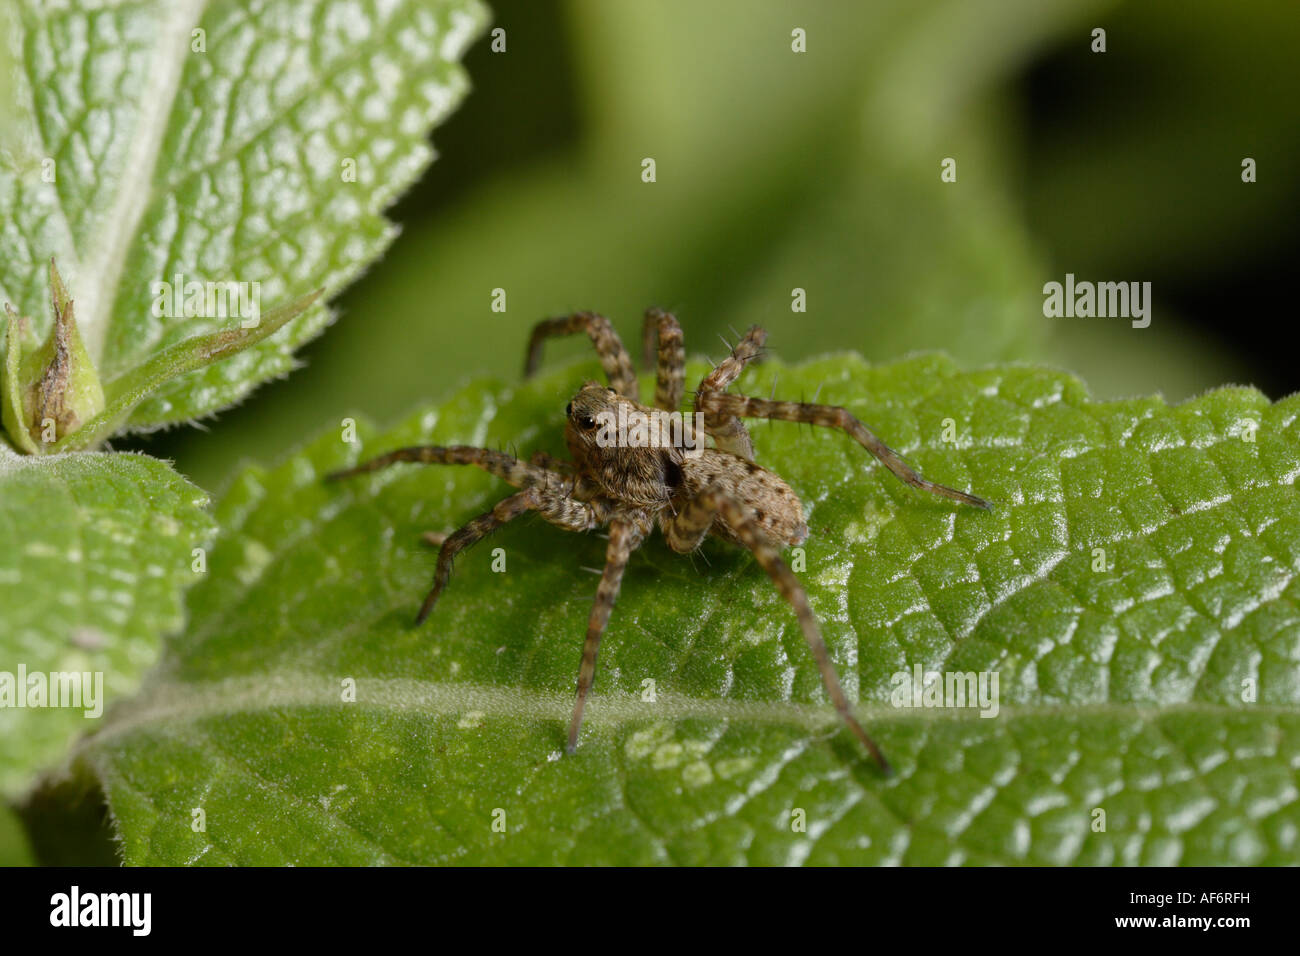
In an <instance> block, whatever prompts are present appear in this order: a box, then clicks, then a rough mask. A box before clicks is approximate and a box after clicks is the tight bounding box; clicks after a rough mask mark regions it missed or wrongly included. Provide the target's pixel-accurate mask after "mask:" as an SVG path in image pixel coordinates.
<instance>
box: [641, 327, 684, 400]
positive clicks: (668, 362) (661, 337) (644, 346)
mask: <svg viewBox="0 0 1300 956" xmlns="http://www.w3.org/2000/svg"><path fill="white" fill-rule="evenodd" d="M656 343H657V349H656ZM656 351H657V352H658V365H657V367H656V369H655V407H656V408H660V409H663V410H664V411H666V412H675V411H678V410H679V409H680V408H681V407H682V397H683V395H685V393H686V346H685V345H684V344H683V341H682V327H681V326H680V325H678V324H677V319H676V318H675V317H674V316H673V315H672V313H670V312H665V311H663V310H662V309H647V310H646V314H645V320H644V321H643V323H642V325H641V362H642V364H643V366H644V367H645V368H646V369H649V368H650V367H651V360H652V358H653V357H654V355H655V353H656Z"/></svg>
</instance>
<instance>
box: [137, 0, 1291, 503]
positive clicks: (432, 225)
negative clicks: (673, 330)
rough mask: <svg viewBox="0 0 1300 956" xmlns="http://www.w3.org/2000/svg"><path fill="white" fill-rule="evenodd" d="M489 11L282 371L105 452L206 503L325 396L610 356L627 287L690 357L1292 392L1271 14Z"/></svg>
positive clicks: (1248, 7) (365, 396)
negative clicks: (323, 316)
mask: <svg viewBox="0 0 1300 956" xmlns="http://www.w3.org/2000/svg"><path fill="white" fill-rule="evenodd" d="M492 7H493V10H494V14H495V21H494V24H493V26H494V27H500V28H503V29H504V30H505V31H506V32H505V38H506V50H505V52H493V51H492V50H491V36H490V35H489V36H485V37H484V38H483V39H482V40H480V42H479V43H478V44H477V45H476V46H475V47H474V49H473V50H472V51H471V53H470V55H469V57H468V59H467V67H468V70H469V73H470V77H471V79H472V81H473V84H474V87H475V89H474V92H473V93H472V94H471V95H470V97H469V98H468V99H467V100H466V102H465V104H464V105H463V106H462V107H461V109H460V111H459V112H458V113H456V114H455V115H454V116H453V117H452V119H451V120H450V121H449V122H448V123H447V124H446V125H445V126H444V127H442V128H441V129H438V130H436V131H435V134H434V141H435V144H436V146H437V149H438V151H439V152H440V153H441V157H440V158H439V160H438V161H437V162H436V163H435V164H434V165H433V166H432V167H431V168H430V170H429V171H428V173H427V174H426V175H425V177H424V178H423V180H422V181H421V182H420V183H419V184H418V185H417V186H416V187H415V188H414V189H413V190H412V191H411V192H410V193H408V194H407V195H406V196H405V197H404V198H403V199H402V200H401V201H400V202H399V203H398V204H397V205H396V206H395V207H394V208H393V210H392V211H391V215H392V218H393V219H394V220H395V221H397V222H399V223H401V224H402V225H403V230H404V231H403V234H402V235H401V237H400V238H399V239H398V240H397V242H396V244H395V245H394V246H393V248H392V250H391V252H390V253H389V254H388V255H387V256H386V257H385V258H384V259H383V260H382V261H380V262H378V263H377V264H375V265H374V266H373V267H372V268H371V270H370V271H369V272H368V273H367V274H366V275H365V276H364V277H363V278H362V279H361V280H360V281H358V282H357V283H356V284H355V285H354V286H352V287H351V288H349V289H348V290H347V291H346V292H345V293H344V294H343V295H342V296H341V297H339V298H338V299H337V300H336V302H335V307H336V309H337V310H338V313H339V318H338V321H337V323H336V324H335V326H334V327H333V328H331V329H330V330H328V331H327V332H326V333H325V334H324V335H323V336H322V337H321V338H320V339H318V340H317V341H316V342H314V343H312V344H311V345H310V346H309V347H308V348H307V349H305V350H304V351H303V353H302V359H303V360H304V362H305V368H303V369H300V370H299V371H297V372H296V373H295V374H293V375H292V376H290V377H289V378H288V379H286V380H284V381H280V382H276V383H273V384H271V385H268V386H266V387H264V388H262V389H260V390H259V391H258V392H257V393H255V394H254V396H253V397H252V398H251V399H250V400H249V401H248V402H247V403H246V404H245V405H244V406H243V407H240V408H237V409H232V410H230V411H227V412H225V413H224V414H222V415H221V416H219V417H218V418H217V419H216V420H213V421H209V422H206V423H204V427H203V428H202V429H196V428H185V429H180V430H176V431H172V432H168V433H163V434H159V435H153V436H139V437H137V438H135V439H132V440H130V441H127V442H123V441H118V442H116V443H115V447H118V448H124V447H135V448H139V449H141V450H144V451H147V452H149V453H151V454H155V455H159V456H162V457H167V458H171V459H173V460H175V461H176V463H177V467H178V468H179V469H180V470H181V471H182V472H183V473H186V474H188V475H190V476H191V477H192V478H194V479H195V480H196V481H197V482H199V483H200V484H201V485H203V486H204V487H207V488H209V489H213V490H219V489H220V488H222V487H224V485H225V483H226V482H227V481H228V480H229V479H230V477H231V475H232V474H233V473H234V472H235V471H236V470H237V469H238V467H239V466H240V464H241V462H242V461H245V460H248V459H254V460H260V461H264V462H270V461H273V460H275V459H277V458H279V457H281V456H282V455H283V454H285V453H287V451H288V450H289V449H290V448H291V447H292V446H294V445H296V444H297V443H299V442H301V441H303V440H305V439H306V438H307V437H308V436H310V435H312V434H314V433H316V432H318V431H319V430H321V429H322V428H325V427H329V426H334V425H337V424H338V422H339V420H340V419H341V418H343V417H344V416H345V415H346V414H348V413H349V412H358V411H359V412H362V413H364V414H366V415H368V416H370V417H372V418H374V419H377V420H379V421H386V420H391V419H393V418H395V417H396V416H398V415H399V414H400V413H402V412H403V411H404V410H407V409H409V408H410V407H411V406H413V405H416V404H418V403H421V402H425V401H428V400H436V399H438V398H439V397H441V396H443V395H445V394H446V393H447V392H449V391H450V390H451V389H453V388H454V387H455V386H456V384H457V383H458V382H461V381H463V380H465V379H467V378H470V377H474V376H480V375H484V374H489V375H494V376H497V377H500V378H503V379H505V380H507V381H513V380H514V379H515V378H516V377H517V376H518V375H519V370H520V366H521V364H522V359H523V348H524V344H525V341H526V338H527V332H528V329H529V327H530V326H531V324H532V323H533V322H534V321H536V320H537V319H538V318H540V317H543V316H547V315H554V314H561V313H566V312H569V311H572V310H575V309H594V310H598V311H601V312H603V313H605V314H607V315H609V316H610V317H611V318H613V319H614V321H615V324H616V325H617V327H618V328H619V329H620V330H621V331H622V333H623V335H624V338H625V340H627V341H628V342H629V345H632V344H634V343H636V341H637V339H638V334H637V333H638V330H639V327H640V317H641V313H642V311H643V310H644V309H645V308H646V307H647V306H650V305H659V306H664V307H667V308H671V309H673V310H675V311H676V312H677V313H678V315H679V318H680V319H681V321H682V324H683V326H684V328H685V330H686V336H687V347H688V351H690V352H691V353H692V354H699V353H704V354H707V355H710V356H712V357H714V358H716V357H718V356H719V355H720V354H722V353H723V351H724V346H723V345H722V343H721V342H720V341H719V335H720V334H722V335H725V336H726V337H727V338H730V337H731V334H730V332H728V331H727V330H728V327H729V326H730V327H734V328H737V329H740V328H744V327H746V326H748V325H750V324H753V323H759V324H762V325H764V326H766V327H767V328H768V329H769V332H770V336H769V346H770V347H771V349H772V351H773V352H774V353H775V354H776V355H778V356H780V357H781V358H782V359H784V360H786V361H793V360H797V359H799V358H802V357H805V356H808V355H811V354H815V353H818V352H823V351H827V350H835V349H853V350H856V351H858V352H860V353H862V354H864V355H865V356H867V357H868V358H871V359H873V360H886V359H890V358H894V357H897V356H899V355H902V354H905V353H907V352H911V351H917V350H931V349H938V350H943V351H946V352H949V353H950V354H952V355H953V356H954V357H955V358H957V359H958V360H959V361H960V362H962V363H963V364H966V365H977V364H982V363H988V362H994V361H1004V360H1030V361H1039V362H1049V363H1051V364H1055V365H1058V366H1061V367H1064V368H1067V369H1070V370H1072V371H1074V372H1077V373H1078V374H1080V375H1081V376H1082V377H1083V378H1084V379H1085V380H1086V381H1087V382H1088V383H1089V384H1090V386H1091V387H1092V389H1093V391H1094V393H1095V394H1097V395H1099V396H1103V397H1111V396H1120V395H1131V394H1146V393H1150V392H1154V391H1161V392H1163V393H1164V394H1165V395H1166V396H1167V397H1168V398H1170V399H1172V400H1178V399H1182V398H1185V397H1187V396H1189V395H1191V394H1194V393H1196V392H1198V391H1201V390H1203V389H1205V388H1208V387H1210V386H1213V385H1216V384H1222V383H1225V382H1246V383H1251V384H1255V385H1257V386H1259V387H1261V388H1263V389H1264V390H1265V391H1266V392H1267V393H1268V394H1270V396H1271V397H1274V398H1277V397H1280V395H1282V394H1284V393H1287V392H1290V391H1293V390H1294V389H1295V387H1296V377H1295V375H1294V373H1293V372H1292V368H1291V361H1290V359H1289V356H1288V355H1287V354H1286V351H1285V350H1284V349H1280V348H1279V347H1278V342H1277V341H1276V340H1275V339H1272V338H1271V337H1270V334H1269V326H1268V325H1267V321H1268V317H1269V316H1271V315H1275V314H1276V310H1277V309H1279V308H1285V309H1286V313H1285V314H1286V315H1287V316H1289V315H1290V314H1292V313H1293V312H1294V306H1291V305H1289V304H1288V305H1286V306H1279V304H1278V303H1286V302H1289V296H1287V295H1286V292H1287V290H1285V289H1284V288H1283V283H1284V282H1289V272H1290V269H1289V267H1290V265H1291V262H1292V259H1293V258H1294V250H1295V249H1296V248H1297V244H1296V238H1297V236H1296V232H1297V229H1298V228H1300V226H1298V220H1297V217H1296V215H1295V213H1296V210H1297V207H1298V205H1300V203H1297V198H1298V196H1297V192H1298V188H1300V187H1298V185H1297V184H1300V177H1297V173H1298V172H1300V169H1298V168H1297V167H1298V166H1300V162H1298V161H1300V110H1297V108H1296V105H1295V103H1296V98H1297V93H1300V79H1298V74H1297V69H1296V54H1297V51H1300V4H1297V3H1296V2H1295V0H1241V2H1236V3H1232V4H1222V3H1214V2H1197V3H1187V2H1172V0H1160V2H1141V3H1128V4H1122V3H1108V2H1073V0H1062V2H1046V3H1045V2H1042V0H998V2H977V0H951V2H881V3H876V2H850V0H840V2H823V3H817V4H794V3H789V2H784V3H781V2H771V0H694V2H684V0H673V2H657V3H653V4H642V3H632V2H611V0H568V2H552V0H496V2H495V3H493V4H492ZM796 27H797V28H801V29H803V30H804V31H805V32H806V46H807V52H804V53H795V52H793V51H792V49H791V43H792V34H791V31H792V30H793V29H794V28H796ZM1096 27H1101V28H1103V29H1105V30H1106V45H1107V51H1106V52H1105V53H1104V54H1098V53H1093V52H1092V51H1091V49H1090V47H1091V44H1092V42H1093V41H1092V36H1091V33H1092V30H1093V29H1094V28H1096ZM1246 156H1250V157H1253V158H1254V159H1255V160H1256V161H1257V163H1258V182H1256V183H1254V184H1244V183H1242V181H1241V161H1242V159H1243V157H1246ZM646 157H651V158H653V159H654V160H655V163H656V176H657V178H656V182H654V183H644V182H642V179H641V173H642V160H643V159H644V158H646ZM948 157H951V158H953V159H955V160H956V164H957V181H956V182H955V183H944V182H942V181H941V180H940V164H941V162H942V161H943V160H944V159H945V158H948ZM1066 272H1073V273H1074V274H1075V275H1076V276H1077V277H1078V278H1080V279H1092V280H1095V281H1102V280H1112V281H1150V282H1152V284H1153V290H1154V294H1153V297H1154V309H1153V320H1152V323H1151V326H1150V327H1149V328H1147V329H1142V330H1137V329H1132V328H1131V327H1130V326H1129V323H1128V322H1127V321H1125V320H1122V319H1095V318H1094V319H1083V318H1072V319H1071V318H1056V319H1049V318H1045V317H1044V316H1043V314H1042V308H1043V294H1042V287H1043V284H1044V283H1045V282H1048V281H1052V280H1056V281H1061V280H1063V278H1064V275H1065V273H1066ZM796 287H798V288H802V289H805V290H806V293H807V312H806V313H802V314H799V313H794V312H792V311H791V290H792V289H794V288H796ZM497 288H501V289H504V290H505V292H506V303H507V311H506V312H505V313H496V312H493V311H492V310H491V304H492V292H493V290H494V289H497ZM579 354H589V353H588V350H587V346H586V344H585V341H584V342H576V341H574V342H564V343H557V344H555V345H554V346H552V347H551V349H550V351H549V352H548V361H551V360H563V359H564V358H566V357H567V356H570V355H579ZM558 401H559V397H557V402H558ZM561 406H562V403H559V404H557V406H556V407H557V415H558V414H559V412H558V410H559V408H560V407H561Z"/></svg>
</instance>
